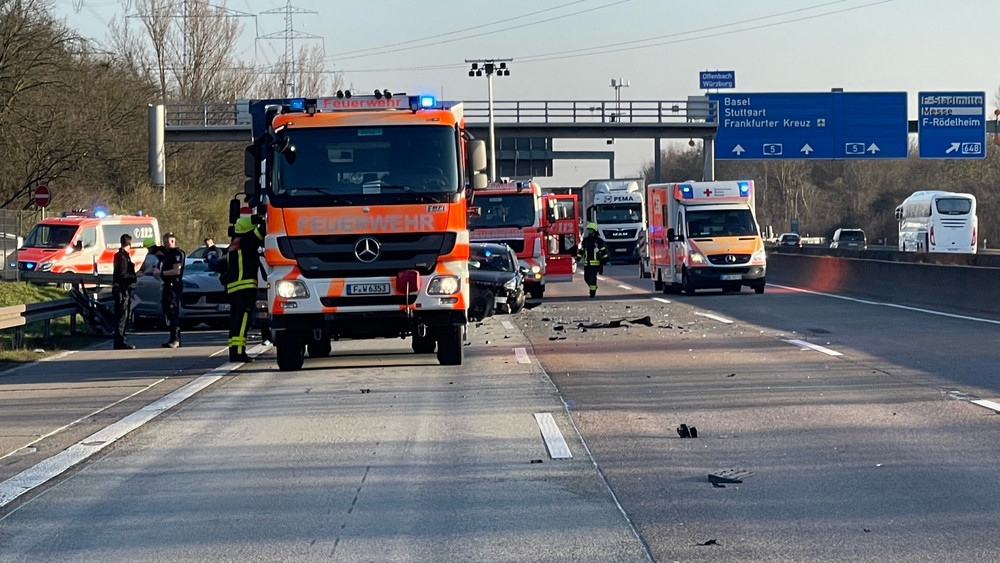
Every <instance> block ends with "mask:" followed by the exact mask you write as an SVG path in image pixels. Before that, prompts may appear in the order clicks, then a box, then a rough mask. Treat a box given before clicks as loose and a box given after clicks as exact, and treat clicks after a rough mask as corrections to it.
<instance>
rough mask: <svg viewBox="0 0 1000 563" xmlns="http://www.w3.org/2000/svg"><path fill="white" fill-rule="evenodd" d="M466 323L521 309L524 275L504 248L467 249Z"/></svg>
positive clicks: (475, 245)
mask: <svg viewBox="0 0 1000 563" xmlns="http://www.w3.org/2000/svg"><path fill="white" fill-rule="evenodd" d="M470 250H471V252H470V256H469V280H470V286H471V293H472V297H471V303H470V304H469V319H470V320H473V321H479V320H482V319H484V318H486V317H490V316H493V314H494V312H500V313H517V312H518V311H520V310H521V309H523V308H524V299H525V297H524V273H525V270H524V269H523V268H521V266H520V264H519V263H518V261H517V256H516V255H515V254H514V251H513V250H511V249H510V247H509V246H507V245H506V244H498V243H473V244H472V245H470Z"/></svg>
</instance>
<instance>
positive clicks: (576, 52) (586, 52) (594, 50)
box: [338, 0, 893, 73]
mask: <svg viewBox="0 0 1000 563" xmlns="http://www.w3.org/2000/svg"><path fill="white" fill-rule="evenodd" d="M845 1H847V0H836V1H833V2H825V3H822V4H815V5H812V6H808V7H805V8H798V9H795V10H788V11H785V12H779V13H775V14H770V15H766V16H759V17H756V18H750V19H746V20H740V21H735V22H730V23H726V24H719V25H715V26H710V27H705V28H701V29H697V30H690V31H683V32H676V33H671V34H667V35H661V36H657V37H649V38H646V39H637V40H633V41H627V42H618V43H612V44H608V45H601V46H596V47H586V48H581V49H573V50H567V51H556V52H551V53H542V54H535V55H519V56H518V57H517V60H518V62H519V63H520V62H522V61H523V62H525V63H528V64H530V63H539V62H546V61H552V60H562V59H571V58H580V57H590V56H596V55H605V54H609V53H619V52H625V51H636V50H639V49H647V48H650V47H659V46H663V45H673V44H677V43H685V42H689V41H698V40H701V39H710V38H713V37H718V36H721V35H730V34H735V33H744V32H748V31H755V30H758V29H766V28H770V27H776V26H780V25H787V24H791V23H797V22H801V21H807V20H812V19H817V18H823V17H827V16H832V15H837V14H841V13H844V12H850V11H855V10H861V9H865V8H870V7H872V6H877V5H880V4H886V3H889V2H892V1H893V0H876V1H873V2H869V3H867V4H862V5H859V6H851V7H848V8H843V9H840V10H832V11H828V12H823V13H819V14H812V15H808V16H802V17H799V18H793V19H788V20H782V21H779V22H771V23H766V24H761V25H756V26H751V27H744V28H740V29H735V30H732V29H731V30H728V31H724V32H719V33H710V34H702V35H697V36H694V37H687V38H681V39H673V40H669V41H660V40H661V39H669V38H675V37H681V36H684V35H691V34H695V33H703V32H705V31H712V30H718V29H724V28H731V27H734V26H739V25H744V24H747V23H753V22H756V21H761V20H766V19H772V18H776V17H782V16H787V15H791V14H794V13H800V12H803V11H808V10H815V9H819V8H824V7H828V6H831V5H833V4H840V3H843V2H845ZM650 41H658V42H656V43H648V42H650ZM635 43H648V44H643V45H634V44H635ZM627 45H633V46H627ZM464 67H465V65H463V64H447V65H426V66H414V67H395V68H360V69H344V70H341V71H338V72H354V73H367V72H407V71H427V70H443V69H458V68H464Z"/></svg>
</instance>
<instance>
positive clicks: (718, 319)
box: [695, 313, 733, 324]
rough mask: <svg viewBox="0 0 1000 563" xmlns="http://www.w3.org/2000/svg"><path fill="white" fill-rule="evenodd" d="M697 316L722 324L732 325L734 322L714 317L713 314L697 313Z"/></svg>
mask: <svg viewBox="0 0 1000 563" xmlns="http://www.w3.org/2000/svg"><path fill="white" fill-rule="evenodd" d="M695 314H696V315H698V316H701V317H708V318H709V319H712V320H713V321H719V322H720V323H725V324H731V323H732V322H733V321H732V320H731V319H727V318H725V317H720V316H718V315H713V314H711V313H695Z"/></svg>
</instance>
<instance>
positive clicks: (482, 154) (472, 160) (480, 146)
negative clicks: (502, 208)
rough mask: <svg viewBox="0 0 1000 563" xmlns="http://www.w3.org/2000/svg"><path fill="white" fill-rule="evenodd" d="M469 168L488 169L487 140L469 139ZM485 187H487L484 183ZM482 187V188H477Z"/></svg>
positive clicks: (477, 170) (478, 170)
mask: <svg viewBox="0 0 1000 563" xmlns="http://www.w3.org/2000/svg"><path fill="white" fill-rule="evenodd" d="M469 169H470V170H471V171H472V172H482V171H483V170H486V141H483V140H479V139H477V140H475V141H469ZM484 178H485V176H484ZM483 187H486V186H485V185H483ZM476 189H480V188H478V187H477V188H476Z"/></svg>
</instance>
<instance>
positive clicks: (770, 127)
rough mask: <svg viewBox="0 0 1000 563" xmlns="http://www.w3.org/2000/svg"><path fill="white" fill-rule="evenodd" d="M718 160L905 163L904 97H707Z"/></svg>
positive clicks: (873, 94)
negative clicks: (713, 112) (712, 105)
mask: <svg viewBox="0 0 1000 563" xmlns="http://www.w3.org/2000/svg"><path fill="white" fill-rule="evenodd" d="M708 97H709V99H711V100H713V101H716V102H718V104H719V129H718V133H717V134H716V139H715V145H716V146H715V158H716V159H718V160H757V159H764V160H771V159H775V160H777V159H862V158H906V156H907V150H908V139H907V134H908V133H907V128H908V121H907V114H906V92H857V93H855V92H806V93H784V94H766V93H765V94H709V96H708Z"/></svg>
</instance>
